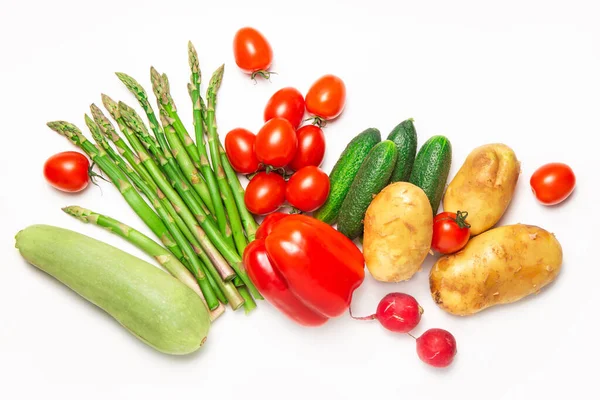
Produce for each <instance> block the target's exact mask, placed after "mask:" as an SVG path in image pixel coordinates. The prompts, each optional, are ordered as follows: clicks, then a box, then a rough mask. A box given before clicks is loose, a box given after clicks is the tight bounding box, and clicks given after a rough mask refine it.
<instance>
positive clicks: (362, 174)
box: [337, 140, 398, 239]
mask: <svg viewBox="0 0 600 400" xmlns="http://www.w3.org/2000/svg"><path fill="white" fill-rule="evenodd" d="M397 157H398V149H397V148H396V145H395V144H394V142H392V141H390V140H385V141H383V142H381V143H379V144H377V145H376V146H375V147H373V149H372V150H371V151H370V152H369V155H368V156H367V158H366V159H365V161H364V162H363V164H362V165H361V166H360V169H359V170H358V173H357V174H356V178H354V182H352V186H350V190H349V191H348V195H347V196H346V198H345V199H344V202H343V203H342V207H341V208H340V216H339V218H338V226H337V228H338V230H339V231H340V232H341V233H343V234H344V235H346V236H347V237H349V238H350V239H355V238H357V237H358V236H359V235H361V234H362V232H363V222H364V218H365V213H366V212H367V208H369V204H371V201H372V200H373V197H375V196H376V195H377V194H378V193H379V192H380V191H381V190H382V189H383V188H384V187H386V186H387V184H388V182H389V180H390V176H391V175H392V171H393V170H394V167H395V164H396V159H397Z"/></svg>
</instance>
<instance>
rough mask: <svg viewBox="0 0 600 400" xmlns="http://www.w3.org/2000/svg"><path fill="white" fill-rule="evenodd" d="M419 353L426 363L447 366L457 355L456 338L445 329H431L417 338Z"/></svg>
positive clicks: (439, 366)
mask: <svg viewBox="0 0 600 400" xmlns="http://www.w3.org/2000/svg"><path fill="white" fill-rule="evenodd" d="M417 354H418V355H419V358H420V359H421V361H423V362H424V363H426V364H429V365H431V366H433V367H436V368H444V367H447V366H448V365H450V364H451V363H452V360H454V356H455V355H456V339H454V336H452V334H451V333H450V332H448V331H446V330H444V329H429V330H428V331H426V332H425V333H423V334H422V335H421V336H420V337H419V338H418V339H417Z"/></svg>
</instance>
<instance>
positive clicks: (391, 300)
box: [350, 293, 423, 333]
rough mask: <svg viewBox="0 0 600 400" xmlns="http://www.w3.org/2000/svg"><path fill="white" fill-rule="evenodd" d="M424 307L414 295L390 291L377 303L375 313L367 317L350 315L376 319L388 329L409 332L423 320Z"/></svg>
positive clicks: (364, 318)
mask: <svg viewBox="0 0 600 400" xmlns="http://www.w3.org/2000/svg"><path fill="white" fill-rule="evenodd" d="M421 314H423V309H422V308H421V306H420V305H419V303H417V300H415V298H414V297H412V296H411V295H409V294H404V293H389V294H387V295H385V297H384V298H383V299H381V301H380V302H379V304H378V305H377V311H376V312H375V314H372V315H369V316H367V317H355V316H353V315H352V313H350V316H351V317H352V318H354V319H358V320H373V319H376V320H378V321H379V323H380V324H381V325H382V326H383V327H384V328H385V329H387V330H389V331H392V332H399V333H407V332H410V331H412V330H413V329H414V328H415V327H416V326H417V325H418V324H419V321H421Z"/></svg>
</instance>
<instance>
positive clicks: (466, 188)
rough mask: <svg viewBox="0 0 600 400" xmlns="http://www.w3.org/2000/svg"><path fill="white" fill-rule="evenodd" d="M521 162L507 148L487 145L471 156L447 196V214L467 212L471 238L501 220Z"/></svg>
mask: <svg viewBox="0 0 600 400" xmlns="http://www.w3.org/2000/svg"><path fill="white" fill-rule="evenodd" d="M519 173H520V166H519V161H518V160H517V157H516V155H515V153H514V152H513V151H512V149H511V148H510V147H508V146H506V145H504V144H487V145H485V146H481V147H478V148H476V149H475V150H473V151H472V152H471V154H469V156H468V157H467V159H466V160H465V162H464V164H463V165H462V167H460V170H459V171H458V173H457V174H456V176H455V177H454V179H452V182H450V185H448V189H446V193H445V194H444V211H450V212H456V211H467V212H468V213H469V216H468V218H467V222H468V223H469V224H471V229H470V232H471V235H472V236H475V235H478V234H480V233H482V232H485V231H487V230H488V229H490V228H491V227H493V226H494V225H496V223H497V222H498V221H499V220H500V218H501V217H502V215H503V214H504V212H505V211H506V208H507V207H508V204H509V203H510V200H511V199H512V197H513V193H514V191H515V186H516V184H517V179H518V178H519Z"/></svg>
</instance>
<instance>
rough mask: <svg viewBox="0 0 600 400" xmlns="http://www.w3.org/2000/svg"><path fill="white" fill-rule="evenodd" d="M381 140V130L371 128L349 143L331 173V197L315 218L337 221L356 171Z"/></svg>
mask: <svg viewBox="0 0 600 400" xmlns="http://www.w3.org/2000/svg"><path fill="white" fill-rule="evenodd" d="M380 141H381V134H380V133H379V131H378V130H377V129H375V128H369V129H366V130H364V131H363V132H362V133H360V134H359V135H358V136H356V137H355V138H354V139H352V140H351V141H350V143H348V145H347V146H346V148H345V149H344V151H343V152H342V155H341V156H340V158H339V159H338V161H337V162H336V163H335V165H334V166H333V169H332V170H331V173H330V174H329V182H330V184H331V188H330V192H329V197H328V198H327V201H326V202H325V204H324V205H323V206H322V207H321V208H319V209H318V210H317V211H316V212H315V214H314V216H315V218H317V219H319V220H321V221H323V222H325V223H327V224H333V223H335V222H336V220H337V218H338V215H339V213H340V208H341V206H342V203H343V202H344V199H345V198H346V195H347V194H348V191H349V190H350V186H352V182H353V181H354V177H355V176H356V173H357V172H358V170H359V168H360V166H361V165H362V163H363V161H364V160H365V158H366V157H367V155H368V154H369V152H370V151H371V149H372V148H373V147H375V145H376V144H377V143H379V142H380Z"/></svg>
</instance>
